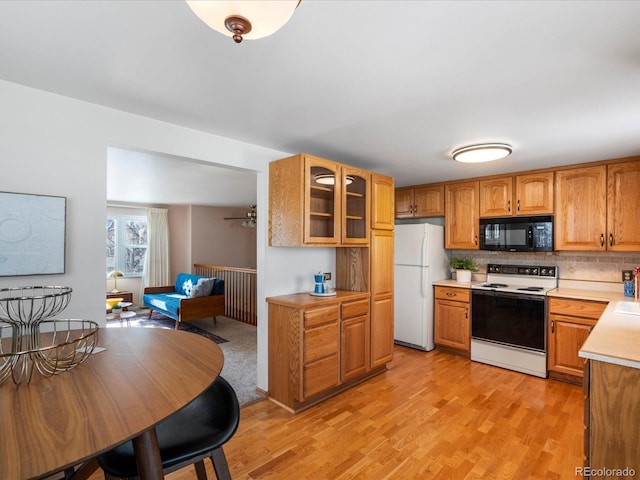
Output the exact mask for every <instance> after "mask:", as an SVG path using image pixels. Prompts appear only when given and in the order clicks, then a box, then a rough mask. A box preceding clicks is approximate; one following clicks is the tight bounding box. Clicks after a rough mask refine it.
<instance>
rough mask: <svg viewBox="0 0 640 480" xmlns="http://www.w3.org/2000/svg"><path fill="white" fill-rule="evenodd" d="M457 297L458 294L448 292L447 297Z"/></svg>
mask: <svg viewBox="0 0 640 480" xmlns="http://www.w3.org/2000/svg"><path fill="white" fill-rule="evenodd" d="M457 295H458V294H457V293H453V292H447V297H455V296H457Z"/></svg>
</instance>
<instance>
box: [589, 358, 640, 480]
mask: <svg viewBox="0 0 640 480" xmlns="http://www.w3.org/2000/svg"><path fill="white" fill-rule="evenodd" d="M584 380H585V381H584V391H585V410H584V411H585V415H584V419H585V425H584V426H585V431H584V459H585V462H584V466H585V468H587V469H589V472H590V473H591V476H590V478H591V479H604V478H634V477H635V476H636V475H637V474H638V472H640V442H639V441H638V418H640V369H637V368H632V367H627V366H623V365H616V364H613V363H607V362H601V361H596V360H589V361H588V362H587V363H586V365H585V377H584ZM585 478H587V475H585Z"/></svg>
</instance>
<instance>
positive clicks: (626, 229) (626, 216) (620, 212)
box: [607, 161, 640, 252]
mask: <svg viewBox="0 0 640 480" xmlns="http://www.w3.org/2000/svg"><path fill="white" fill-rule="evenodd" d="M638 206H640V161H636V162H626V163H618V164H614V165H609V166H607V229H608V233H609V235H608V238H607V248H608V249H609V250H614V251H615V250H618V251H624V252H640V221H639V219H640V214H639V213H638Z"/></svg>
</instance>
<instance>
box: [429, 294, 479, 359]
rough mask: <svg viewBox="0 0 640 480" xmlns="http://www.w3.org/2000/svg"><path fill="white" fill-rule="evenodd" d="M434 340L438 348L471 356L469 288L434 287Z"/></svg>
mask: <svg viewBox="0 0 640 480" xmlns="http://www.w3.org/2000/svg"><path fill="white" fill-rule="evenodd" d="M434 290H435V304H434V323H435V325H434V337H435V338H434V339H435V344H436V346H437V347H439V348H440V347H444V348H445V349H446V350H453V351H454V352H455V353H459V354H462V355H464V356H467V357H468V356H470V354H471V292H470V291H469V289H468V288H457V287H439V286H436V287H434Z"/></svg>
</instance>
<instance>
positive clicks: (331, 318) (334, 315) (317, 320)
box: [304, 305, 339, 329]
mask: <svg viewBox="0 0 640 480" xmlns="http://www.w3.org/2000/svg"><path fill="white" fill-rule="evenodd" d="M338 307H339V306H338V305H332V306H330V307H324V308H316V309H314V310H307V311H306V312H304V328H305V329H306V328H314V327H317V326H319V325H323V324H325V323H331V322H337V321H338V317H339V315H338Z"/></svg>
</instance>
